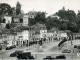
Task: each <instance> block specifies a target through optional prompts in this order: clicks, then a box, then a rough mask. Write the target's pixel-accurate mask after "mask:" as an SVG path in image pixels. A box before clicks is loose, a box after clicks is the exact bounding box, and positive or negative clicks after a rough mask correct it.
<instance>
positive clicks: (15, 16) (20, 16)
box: [13, 14, 24, 18]
mask: <svg viewBox="0 0 80 60" xmlns="http://www.w3.org/2000/svg"><path fill="white" fill-rule="evenodd" d="M23 16H24V15H23V14H20V15H13V17H14V18H22V17H23Z"/></svg>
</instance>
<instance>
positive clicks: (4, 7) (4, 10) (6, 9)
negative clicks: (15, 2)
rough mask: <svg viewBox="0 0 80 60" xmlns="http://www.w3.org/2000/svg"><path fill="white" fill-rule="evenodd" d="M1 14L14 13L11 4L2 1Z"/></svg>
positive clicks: (0, 5)
mask: <svg viewBox="0 0 80 60" xmlns="http://www.w3.org/2000/svg"><path fill="white" fill-rule="evenodd" d="M1 14H8V15H11V14H12V10H11V6H10V5H9V4H7V3H1V4H0V15H1Z"/></svg>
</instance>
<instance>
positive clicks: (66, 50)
mask: <svg viewBox="0 0 80 60" xmlns="http://www.w3.org/2000/svg"><path fill="white" fill-rule="evenodd" d="M70 52H71V50H68V49H65V50H63V51H62V53H70Z"/></svg>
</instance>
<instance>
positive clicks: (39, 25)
mask: <svg viewBox="0 0 80 60" xmlns="http://www.w3.org/2000/svg"><path fill="white" fill-rule="evenodd" d="M35 26H38V27H46V26H45V24H40V23H36V24H34V25H32V26H31V27H35Z"/></svg>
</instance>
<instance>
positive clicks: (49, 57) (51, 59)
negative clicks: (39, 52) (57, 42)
mask: <svg viewBox="0 0 80 60" xmlns="http://www.w3.org/2000/svg"><path fill="white" fill-rule="evenodd" d="M54 59H55V58H53V57H51V56H46V58H43V60H54Z"/></svg>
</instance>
